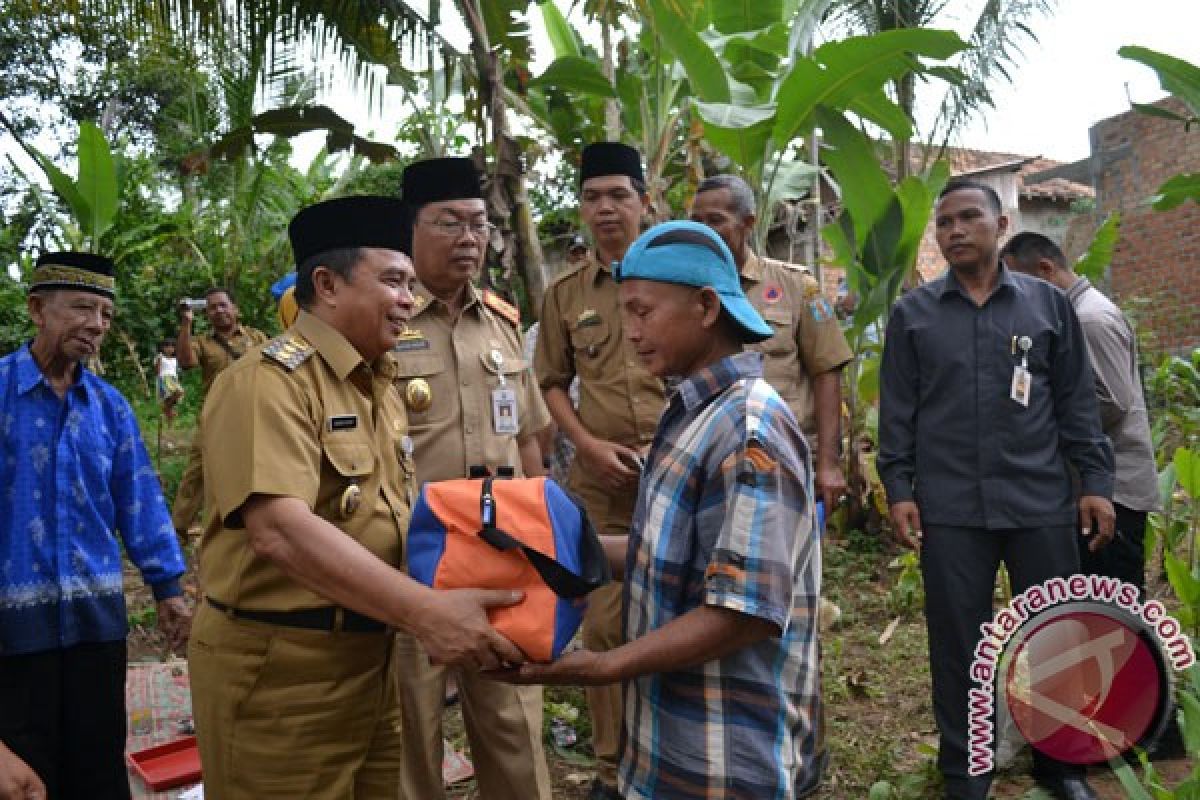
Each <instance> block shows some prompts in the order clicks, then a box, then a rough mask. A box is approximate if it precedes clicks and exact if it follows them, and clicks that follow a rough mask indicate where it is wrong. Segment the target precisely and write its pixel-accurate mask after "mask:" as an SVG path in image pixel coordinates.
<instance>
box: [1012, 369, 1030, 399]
mask: <svg viewBox="0 0 1200 800" xmlns="http://www.w3.org/2000/svg"><path fill="white" fill-rule="evenodd" d="M1032 385H1033V376H1032V375H1031V374H1030V373H1029V370H1028V369H1026V368H1025V367H1023V366H1019V365H1018V366H1015V367H1013V376H1012V387H1011V388H1010V389H1009V393H1008V396H1009V397H1011V398H1012V399H1013V400H1016V401H1017V402H1018V403H1020V404H1021V405H1023V406H1025V407H1026V408H1029V392H1030V389H1031V387H1032Z"/></svg>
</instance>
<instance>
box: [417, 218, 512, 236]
mask: <svg viewBox="0 0 1200 800" xmlns="http://www.w3.org/2000/svg"><path fill="white" fill-rule="evenodd" d="M421 222H424V223H425V224H426V225H428V226H429V227H431V228H433V230H434V231H436V232H437V235H438V236H445V237H446V238H447V239H458V238H461V237H462V235H463V234H464V233H467V232H470V234H471V235H472V236H475V237H477V238H481V239H489V238H491V236H492V231H494V230H496V226H495V225H493V224H492V223H490V222H474V221H473V222H467V221H465V220H461V219H456V220H449V219H423V220H421Z"/></svg>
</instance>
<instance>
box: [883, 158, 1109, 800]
mask: <svg viewBox="0 0 1200 800" xmlns="http://www.w3.org/2000/svg"><path fill="white" fill-rule="evenodd" d="M934 228H935V231H936V235H937V243H938V248H939V249H940V250H941V252H942V255H943V256H944V257H945V259H946V261H947V263H948V264H949V267H950V268H949V270H947V272H946V273H945V274H944V275H943V276H942V277H940V278H938V279H937V280H934V281H930V282H929V283H927V284H925V285H924V286H920V287H918V288H916V289H914V290H912V291H911V292H909V293H908V294H906V295H905V296H904V297H902V298H900V301H899V302H897V303H896V305H895V307H894V308H893V309H892V315H891V319H890V320H889V321H888V328H887V338H886V339H885V344H884V351H883V363H882V365H881V367H880V373H879V374H880V408H879V460H878V463H879V477H880V478H881V479H882V480H883V485H884V487H885V488H886V489H887V495H888V502H889V504H890V509H889V510H890V516H891V522H892V528H893V531H894V533H895V535H896V536H897V537H898V538H899V540H900V541H901V542H903V543H904V544H906V545H908V546H910V547H914V548H917V549H918V550H919V551H920V555H921V573H922V575H923V577H924V580H925V617H926V623H927V626H928V630H929V659H930V667H931V669H930V672H931V678H932V681H933V714H934V719H935V720H936V721H937V726H938V731H939V733H940V734H941V738H940V743H939V747H938V768H939V769H940V770H941V772H942V775H943V776H944V777H945V797H946V798H947V800H983V798H985V797H987V794H988V787H989V785H990V784H991V780H992V775H991V773H986V774H980V775H970V774H969V769H968V750H967V747H968V719H969V712H968V702H967V701H968V691H969V689H970V684H971V663H972V660H973V653H974V652H975V647H976V645H977V644H978V643H979V640H980V626H981V625H982V624H983V623H985V622H986V621H988V620H989V619H990V618H991V616H992V587H993V586H994V584H995V580H996V572H997V570H998V569H999V566H1000V562H1002V561H1003V562H1004V565H1005V567H1006V568H1007V569H1008V575H1009V578H1010V579H1011V581H1012V590H1013V593H1014V594H1019V593H1020V592H1023V591H1024V590H1026V589H1028V588H1029V587H1030V586H1033V585H1034V584H1038V583H1041V582H1042V581H1045V580H1048V579H1051V578H1055V577H1064V576H1067V575H1070V574H1071V573H1074V572H1078V571H1079V554H1078V552H1077V550H1076V543H1075V540H1076V537H1077V534H1076V525H1077V524H1079V525H1080V527H1082V530H1083V533H1084V534H1085V536H1086V538H1088V540H1089V541H1088V546H1089V547H1090V548H1091V549H1092V550H1097V549H1099V548H1100V547H1103V546H1104V544H1105V543H1106V542H1107V541H1108V540H1109V539H1111V538H1112V534H1113V516H1114V515H1113V507H1112V503H1111V501H1110V499H1109V498H1110V497H1111V495H1112V486H1113V460H1112V450H1111V448H1110V447H1109V443H1108V440H1107V439H1106V438H1105V436H1104V433H1103V432H1102V431H1101V430H1100V417H1099V415H1098V414H1097V412H1096V394H1095V388H1094V385H1093V382H1092V372H1091V369H1090V368H1089V366H1088V355H1087V349H1086V344H1085V342H1084V338H1083V332H1082V330H1081V329H1080V326H1079V319H1078V318H1077V317H1076V316H1075V312H1074V310H1072V308H1071V304H1070V303H1069V302H1068V301H1067V298H1066V297H1065V296H1064V295H1063V294H1062V292H1060V291H1058V290H1057V289H1055V288H1054V287H1053V286H1050V285H1049V284H1047V283H1045V282H1043V281H1039V280H1036V279H1034V278H1030V277H1029V276H1028V275H1022V274H1020V273H1013V272H1011V271H1009V270H1008V269H1007V268H1005V266H1004V264H1003V263H1002V262H1001V260H1000V239H1001V238H1002V237H1003V236H1004V234H1005V233H1006V231H1007V229H1008V217H1007V216H1005V214H1004V213H1003V210H1002V207H1001V205H1000V198H999V196H998V195H997V194H996V192H995V190H994V189H992V188H991V187H989V186H987V185H985V184H981V183H975V182H971V181H967V180H955V181H951V182H950V183H948V184H947V185H946V188H945V189H943V190H942V193H941V195H940V197H939V198H938V201H937V206H936V207H935V209H934ZM1068 464H1070V465H1071V466H1072V467H1074V468H1075V470H1076V473H1077V474H1078V476H1079V481H1080V487H1081V491H1080V495H1079V497H1078V498H1076V496H1075V493H1074V492H1073V491H1072V485H1071V474H1070V472H1069V470H1068V468H1067V465H1068ZM1034 775H1035V777H1036V778H1037V779H1038V781H1039V782H1040V783H1042V784H1043V785H1044V786H1045V787H1046V789H1048V790H1049V791H1050V793H1051V794H1052V795H1053V796H1054V797H1056V798H1062V799H1063V800H1089V799H1090V798H1095V796H1096V795H1095V794H1094V793H1093V792H1092V790H1091V788H1090V787H1089V786H1088V785H1087V782H1086V780H1085V777H1084V771H1083V769H1082V768H1081V767H1078V766H1075V765H1070V764H1065V763H1061V762H1058V761H1055V760H1053V759H1051V758H1049V757H1048V756H1046V755H1044V754H1042V753H1040V752H1037V751H1035V753H1034Z"/></svg>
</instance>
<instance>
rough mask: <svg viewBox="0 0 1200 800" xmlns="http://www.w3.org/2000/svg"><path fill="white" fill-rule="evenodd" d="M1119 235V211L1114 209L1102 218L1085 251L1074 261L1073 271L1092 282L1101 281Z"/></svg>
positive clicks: (1110, 260) (1115, 247) (1110, 261)
mask: <svg viewBox="0 0 1200 800" xmlns="http://www.w3.org/2000/svg"><path fill="white" fill-rule="evenodd" d="M1120 236H1121V212H1119V211H1114V212H1112V213H1111V214H1109V215H1108V216H1107V217H1105V218H1104V222H1103V224H1101V225H1100V228H1099V229H1098V230H1097V231H1096V235H1095V236H1093V237H1092V243H1091V244H1089V245H1088V249H1087V252H1086V253H1084V254H1083V255H1082V256H1081V257H1080V259H1079V261H1077V262H1075V272H1076V273H1077V274H1079V275H1082V276H1083V277H1085V278H1087V279H1088V280H1089V281H1091V282H1092V283H1099V282H1100V281H1102V280H1103V279H1104V274H1105V272H1106V271H1107V270H1108V265H1109V264H1111V263H1112V258H1113V252H1114V251H1116V249H1117V240H1118V239H1119V238H1120Z"/></svg>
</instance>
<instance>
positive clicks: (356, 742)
mask: <svg viewBox="0 0 1200 800" xmlns="http://www.w3.org/2000/svg"><path fill="white" fill-rule="evenodd" d="M391 649H392V634H390V633H341V632H339V633H330V632H325V631H312V630H304V629H301V628H288V627H282V626H277V625H266V624H263V623H258V622H250V621H244V620H236V619H232V618H230V617H228V616H226V615H225V614H223V613H221V612H219V611H216V610H215V609H213V608H212V607H211V606H209V605H207V604H204V605H201V607H200V608H199V609H198V610H197V614H196V621H195V625H194V627H193V629H192V636H191V643H190V644H189V646H188V662H189V669H190V672H191V684H192V713H193V715H194V717H195V721H196V735H197V738H198V740H199V744H200V759H201V762H202V765H203V768H204V790H205V796H206V797H209V798H211V799H212V800H264V799H265V798H289V800H290V798H297V797H305V798H321V799H327V800H349V799H350V798H353V799H354V800H375V799H376V798H380V799H381V800H382V798H387V800H395V798H396V797H397V795H398V790H397V783H398V781H399V779H400V754H401V750H402V748H403V746H404V745H403V737H402V734H401V730H400V724H401V723H400V708H399V703H398V702H397V699H396V694H395V683H394V681H393V680H392V676H391V671H390V664H389V660H390V655H391Z"/></svg>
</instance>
